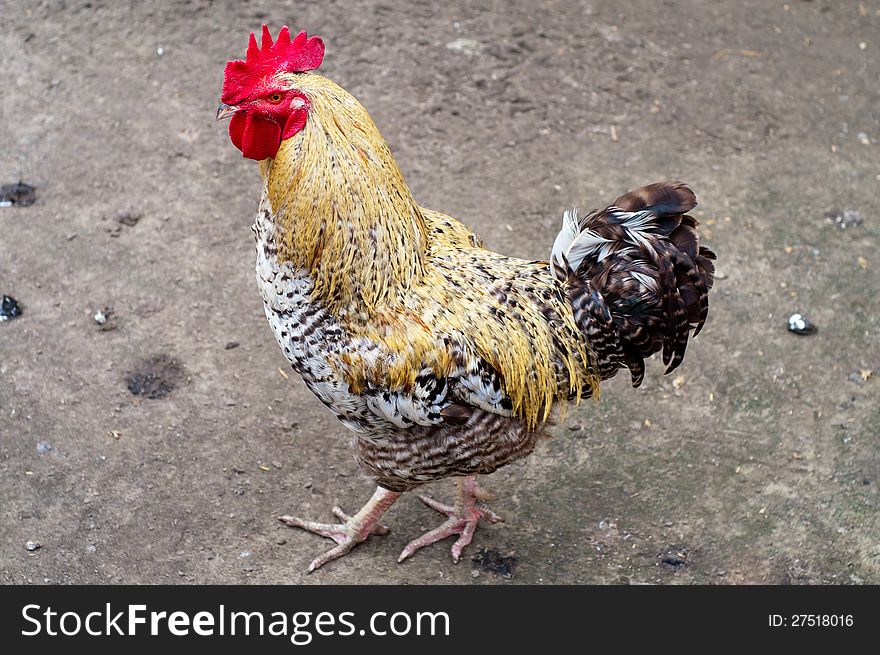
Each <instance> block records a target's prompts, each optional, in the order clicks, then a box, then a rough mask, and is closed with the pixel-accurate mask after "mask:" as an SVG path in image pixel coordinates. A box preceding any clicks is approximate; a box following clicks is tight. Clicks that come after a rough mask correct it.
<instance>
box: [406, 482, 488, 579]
mask: <svg viewBox="0 0 880 655" xmlns="http://www.w3.org/2000/svg"><path fill="white" fill-rule="evenodd" d="M489 497H491V496H490V495H489V494H488V493H487V492H486V491H485V490H483V489H482V488H480V487H479V486H478V485H477V482H476V479H475V478H474V477H467V478H464V479H463V480H461V481H460V482H459V483H458V498H457V500H456V504H455V506H454V507H452V506H450V505H446V504H444V503H441V502H440V501H437V500H434V499H433V498H429V497H428V496H419V498H420V499H421V500H422V502H423V503H425V505H427V506H428V507H430V508H431V509H433V510H436V511H437V512H440V513H441V514H445V515H446V516H448V517H449V518H448V519H447V520H446V521H444V522H443V523H442V524H441V525H440V526H438V527H436V528H434V529H433V530H430V531H429V532H426V533H425V534H423V535H422V536H421V537H419V538H418V539H413V540H412V541H411V542H409V543H408V544H407V545H406V547H405V548H404V549H403V551H402V552H401V553H400V557H398V558H397V561H398V562H402V561H403V560H405V559H406V558H408V557H411V556H412V555H413V554H414V553H415V552H416V551H417V550H418V549H419V548H424V547H425V546H428V545H430V544H433V543H435V542H437V541H440V540H441V539H445V538H447V537H451V536H453V535H459V537H458V539H457V540H456V542H455V543H454V544H452V561H454V562H455V563H456V564H457V563H458V561H459V560H460V559H461V553H462V551H464V549H465V547H466V546H468V545H469V544H470V543H471V541H472V540H473V538H474V532H475V531H476V529H477V523H479V522H480V519H486V520H487V521H489V522H490V523H499V522H501V521H502V518H501V517H500V516H498V515H497V514H496V513H495V512H493V511H491V510H490V509H489V508H487V507H486V506H485V505H484V504H483V503H482V502H481V501H482V500H483V499H485V498H489Z"/></svg>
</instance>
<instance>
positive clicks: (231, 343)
mask: <svg viewBox="0 0 880 655" xmlns="http://www.w3.org/2000/svg"><path fill="white" fill-rule="evenodd" d="M225 348H226V350H232V349H233V348H238V341H227V342H226V346H225Z"/></svg>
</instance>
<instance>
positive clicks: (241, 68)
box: [220, 25, 324, 105]
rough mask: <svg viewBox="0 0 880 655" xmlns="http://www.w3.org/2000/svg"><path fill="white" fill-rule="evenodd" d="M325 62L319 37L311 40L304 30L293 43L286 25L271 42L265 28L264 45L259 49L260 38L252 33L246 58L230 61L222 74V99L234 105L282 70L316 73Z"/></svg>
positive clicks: (264, 26) (265, 27) (266, 27)
mask: <svg viewBox="0 0 880 655" xmlns="http://www.w3.org/2000/svg"><path fill="white" fill-rule="evenodd" d="M322 59H324V42H323V41H321V39H319V38H318V37H317V36H313V37H311V38H309V36H308V35H307V34H306V33H305V31H302V32H300V33H299V34H297V35H296V37H294V39H293V40H292V41H291V39H290V30H289V29H287V25H285V26H284V27H282V28H281V31H280V32H278V40H277V41H275V43H272V34H271V32H269V27H268V26H267V25H263V45H262V48H260V47H258V46H257V37H256V36H254V33H253V32H251V38H250V41H249V42H248V49H247V56H246V57H245V59H244V61H242V60H241V59H237V60H235V61H230V62H227V64H226V69H225V70H224V72H223V91H222V93H221V95H220V100H222V101H223V102H225V103H226V104H229V105H234V104H236V102H239V101H241V100H242V99H244V98H245V97H247V96H248V95H250V93H251V91H252V90H253V88H254V86H256V85H258V84H260V82H261V81H262V80H263V79H265V78H266V77H271V76H272V75H274V74H275V73H277V72H279V71H283V72H286V73H302V72H305V71H310V70H315V69H316V68H317V67H318V66H320V65H321V60H322Z"/></svg>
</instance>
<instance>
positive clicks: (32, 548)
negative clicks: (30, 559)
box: [24, 541, 43, 552]
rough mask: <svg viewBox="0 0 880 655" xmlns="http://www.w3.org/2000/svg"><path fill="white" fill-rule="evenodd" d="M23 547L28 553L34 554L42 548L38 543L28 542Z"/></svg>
mask: <svg viewBox="0 0 880 655" xmlns="http://www.w3.org/2000/svg"><path fill="white" fill-rule="evenodd" d="M24 547H25V548H26V549H27V550H29V551H30V552H34V551H35V550H39V549H40V548H42V547H43V544H41V543H40V542H39V541H28V542H27V543H26V544H25V545H24Z"/></svg>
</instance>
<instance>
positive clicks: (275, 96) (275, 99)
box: [266, 93, 281, 105]
mask: <svg viewBox="0 0 880 655" xmlns="http://www.w3.org/2000/svg"><path fill="white" fill-rule="evenodd" d="M266 100H268V101H269V102H271V103H272V104H273V105H277V104H278V103H279V102H281V94H280V93H273V94H272V95H270V96H269V97H268V98H266Z"/></svg>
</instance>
